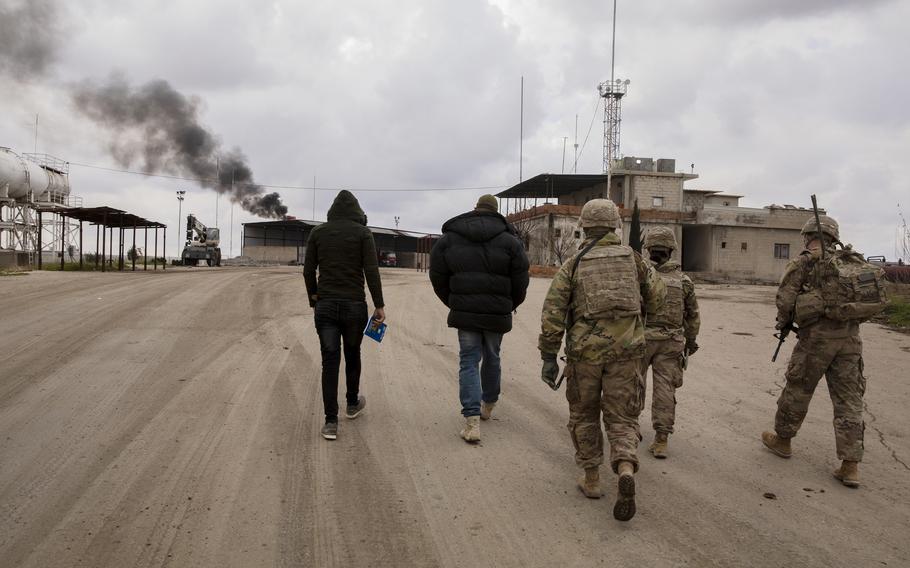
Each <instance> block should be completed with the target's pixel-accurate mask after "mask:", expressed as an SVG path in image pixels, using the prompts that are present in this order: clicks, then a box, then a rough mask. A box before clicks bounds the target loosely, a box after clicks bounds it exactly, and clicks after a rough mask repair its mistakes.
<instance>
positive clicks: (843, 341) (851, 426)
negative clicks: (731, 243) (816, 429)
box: [762, 215, 866, 487]
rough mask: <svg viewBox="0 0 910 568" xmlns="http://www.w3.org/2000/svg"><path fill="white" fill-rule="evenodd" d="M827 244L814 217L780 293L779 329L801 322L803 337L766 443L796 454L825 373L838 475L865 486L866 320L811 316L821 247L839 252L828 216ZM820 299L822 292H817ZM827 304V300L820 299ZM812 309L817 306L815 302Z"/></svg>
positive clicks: (781, 453) (827, 252)
mask: <svg viewBox="0 0 910 568" xmlns="http://www.w3.org/2000/svg"><path fill="white" fill-rule="evenodd" d="M819 221H820V225H821V233H822V234H823V239H824V244H823V245H822V243H820V242H819V239H818V232H819V230H818V228H817V225H816V222H815V220H814V219H812V220H810V221H808V222H807V223H806V224H805V225H804V226H803V229H802V234H803V237H804V238H805V241H806V250H804V251H803V252H802V253H800V255H799V256H798V257H797V258H795V259H794V260H792V261H790V263H789V264H788V265H787V268H786V270H785V272H784V275H783V277H782V278H781V281H780V287H779V288H778V291H777V325H776V326H775V327H776V328H777V329H786V328H788V326H790V325H792V324H793V323H794V322H796V323H797V324H798V325H799V326H800V328H799V331H798V336H799V340H798V341H797V344H796V347H795V348H794V349H793V354H792V355H791V357H790V363H789V365H788V366H787V373H786V379H787V384H786V386H785V387H784V389H783V391H782V392H781V394H780V398H779V399H778V401H777V413H776V415H775V417H774V430H775V431H774V432H773V433H772V432H764V433H762V441H763V442H764V444H765V446H766V447H767V448H768V449H769V450H770V451H771V452H773V453H774V454H776V455H778V456H780V457H783V458H789V457H790V456H791V455H792V450H791V447H790V439H791V438H793V437H794V436H795V435H796V433H797V432H798V431H799V427H800V425H801V424H802V422H803V419H804V418H805V417H806V413H807V412H808V410H809V401H810V400H812V393H813V392H814V391H815V387H816V386H817V385H818V382H819V380H820V379H821V377H822V375H824V376H825V379H826V380H827V383H828V391H829V393H830V394H831V402H832V404H833V406H834V434H835V440H836V445H837V457H838V459H840V460H843V461H842V463H841V466H840V467H839V468H838V469H837V470H835V471H834V476H835V477H836V478H837V479H838V480H840V481H841V482H842V483H843V484H844V485H846V486H848V487H857V486H859V468H858V464H859V462H860V461H861V460H862V458H863V430H864V429H865V424H864V423H863V394H864V393H865V391H866V379H865V377H863V342H862V340H861V339H860V336H859V324H860V322H861V320H847V321H843V320H835V319H830V318H829V317H826V315H827V314H828V312H825V311H824V310H821V315H816V317H814V318H812V320H814V321H809V322H808V323H806V322H805V321H801V319H805V318H804V317H803V315H802V314H801V313H800V312H803V313H806V311H807V310H809V308H806V307H805V306H810V304H811V299H812V297H813V296H812V294H813V291H814V290H818V289H819V288H820V286H821V285H822V284H823V282H821V281H820V279H821V278H824V277H825V276H824V275H823V274H821V273H820V272H819V270H818V266H819V259H820V247H821V246H824V247H825V255H826V256H829V258H830V255H833V254H834V253H835V247H834V243H839V242H840V241H839V234H838V233H839V231H838V225H837V222H836V221H835V220H834V219H832V218H830V217H827V216H825V215H822V216H821V217H820V219H819ZM816 297H817V296H816ZM819 302H821V300H819ZM810 308H811V306H810Z"/></svg>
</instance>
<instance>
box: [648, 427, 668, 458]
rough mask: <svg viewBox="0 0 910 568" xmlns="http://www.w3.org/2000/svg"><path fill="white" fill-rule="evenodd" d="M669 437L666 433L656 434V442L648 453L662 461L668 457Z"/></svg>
mask: <svg viewBox="0 0 910 568" xmlns="http://www.w3.org/2000/svg"><path fill="white" fill-rule="evenodd" d="M667 437H668V434H666V433H665V432H658V433H656V434H654V441H653V442H652V443H651V445H650V446H648V451H649V452H651V455H652V456H654V457H655V458H657V459H661V460H662V459H665V458H666V457H667Z"/></svg>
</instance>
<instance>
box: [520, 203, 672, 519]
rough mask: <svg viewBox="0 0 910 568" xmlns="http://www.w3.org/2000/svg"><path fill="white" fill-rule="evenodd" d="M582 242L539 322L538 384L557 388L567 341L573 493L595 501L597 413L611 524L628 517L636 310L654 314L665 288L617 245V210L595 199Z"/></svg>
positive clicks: (636, 402) (639, 333)
mask: <svg viewBox="0 0 910 568" xmlns="http://www.w3.org/2000/svg"><path fill="white" fill-rule="evenodd" d="M580 224H581V227H582V228H583V229H584V231H585V241H584V243H583V244H582V246H581V247H580V252H579V253H577V254H576V255H575V256H573V257H572V258H571V259H569V261H568V262H566V263H565V264H564V265H563V266H562V268H560V270H559V272H557V273H556V276H555V277H554V278H553V283H552V284H551V285H550V291H549V292H548V293H547V297H546V300H544V305H543V314H542V316H541V333H540V339H539V345H538V347H539V349H540V353H541V358H542V359H543V370H542V373H541V377H542V379H543V380H544V382H546V383H547V384H548V385H550V387H551V388H553V389H554V390H555V389H557V388H559V383H557V376H558V375H559V365H558V363H557V362H556V356H557V353H558V352H559V348H560V346H561V345H562V339H563V334H565V336H566V356H567V366H566V369H565V378H566V398H567V399H568V401H569V424H568V428H569V433H570V434H571V436H572V442H573V443H574V445H575V462H576V463H577V464H578V465H579V466H580V467H581V468H583V469H584V472H585V473H584V476H582V477H581V479H580V480H579V482H578V483H579V488H580V489H581V490H582V492H583V493H584V494H585V496H586V497H589V498H592V499H599V498H600V497H601V495H603V492H602V491H601V487H600V473H599V467H600V465H601V464H602V463H603V461H604V458H603V432H602V431H601V426H600V417H601V412H602V413H603V421H604V425H605V426H606V431H607V439H608V440H609V443H610V464H611V466H612V468H613V471H614V473H617V474H619V482H618V496H617V500H616V503H615V505H614V507H613V516H614V517H615V518H616V519H618V520H621V521H627V520H629V519H631V518H632V517H633V516H634V515H635V478H634V473H635V472H636V471H637V470H638V458H637V457H636V452H637V450H638V442H639V440H640V439H641V434H640V433H639V429H638V415H639V413H640V412H641V407H642V404H643V403H644V395H645V387H644V383H643V381H642V377H641V358H642V355H643V354H644V351H645V328H644V315H643V310H645V309H647V310H648V311H650V312H653V311H656V310H657V309H659V308H660V306H661V305H662V303H663V300H664V296H665V294H666V290H665V287H664V285H663V283H662V282H661V280H660V278H658V277H657V276H656V274H655V272H654V270H653V268H652V267H651V266H650V265H649V264H648V263H647V262H645V261H644V260H642V258H641V256H639V255H638V253H636V252H635V251H633V250H632V249H631V248H629V247H627V246H623V245H622V244H621V240H620V237H619V235H617V234H616V232H615V230H616V229H617V228H619V227H620V225H621V222H620V217H619V210H618V209H617V208H616V205H614V204H613V202H612V201H610V200H608V199H594V200H592V201H589V202H588V203H587V204H585V206H584V208H583V209H582V212H581V219H580Z"/></svg>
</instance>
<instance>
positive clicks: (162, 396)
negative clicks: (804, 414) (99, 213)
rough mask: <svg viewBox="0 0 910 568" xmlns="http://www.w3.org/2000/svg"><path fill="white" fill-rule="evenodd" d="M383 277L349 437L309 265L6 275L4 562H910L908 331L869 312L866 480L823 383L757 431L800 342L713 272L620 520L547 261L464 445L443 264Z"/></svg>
mask: <svg viewBox="0 0 910 568" xmlns="http://www.w3.org/2000/svg"><path fill="white" fill-rule="evenodd" d="M383 278H384V285H385V295H386V302H387V306H388V307H387V313H388V318H389V326H390V327H389V331H388V334H387V336H386V340H385V342H384V343H383V344H382V345H381V346H380V345H377V344H375V343H372V342H369V341H366V342H365V343H364V348H363V352H364V376H363V392H364V394H365V395H366V396H367V399H368V406H367V410H366V412H365V414H364V415H363V416H362V417H360V418H358V419H357V420H356V421H347V420H345V419H343V418H342V420H341V424H340V429H339V430H340V431H339V438H338V440H337V441H335V442H327V441H325V440H323V439H322V438H321V437H320V436H319V427H320V426H321V422H322V408H321V395H320V388H319V348H318V342H317V339H316V334H315V331H314V329H313V321H312V312H311V310H310V308H309V307H308V306H307V304H306V302H305V301H304V291H303V279H302V277H301V276H300V272H299V269H294V268H289V267H287V268H268V269H256V268H243V269H241V268H222V269H209V268H198V269H176V270H168V271H167V272H166V273H161V272H158V273H147V274H142V273H135V274H132V273H126V274H78V273H66V274H61V273H49V272H46V273H35V274H29V275H27V276H21V277H4V278H0V566H4V567H6V566H10V567H12V566H16V567H18V566H23V567H25V566H28V567H40V568H46V567H55V566H61V567H62V566H67V567H69V566H91V567H102V566H103V567H108V566H109V567H126V566H174V567H184V566H218V567H220V566H243V567H253V566H256V567H259V566H319V567H322V566H545V567H553V566H560V567H565V566H578V567H583V566H584V567H587V566H601V565H603V566H642V567H644V566H648V567H655V566H788V567H794V566H850V567H857V566H863V567H867V566H908V565H910V536H908V535H910V529H908V527H910V438H908V435H910V414H908V408H910V336H908V335H902V334H899V333H895V332H892V331H888V330H886V329H884V328H881V327H879V326H876V325H872V324H867V325H865V326H864V329H863V338H864V341H865V369H866V375H867V376H868V391H867V396H866V401H867V406H868V408H867V413H866V458H865V461H864V462H863V464H862V468H861V474H862V477H863V482H864V486H863V487H862V488H860V489H858V490H851V489H847V488H845V487H843V486H841V485H840V484H839V483H838V482H837V481H836V480H834V479H833V478H832V476H831V473H830V472H831V470H832V469H833V468H834V467H835V465H836V457H835V454H834V436H833V433H832V426H831V402H830V399H829V398H828V396H827V392H826V388H825V387H824V385H820V388H819V391H818V392H817V394H816V397H815V400H814V401H813V405H812V408H811V411H810V415H809V417H808V418H807V420H806V423H805V425H804V427H803V430H802V432H801V433H800V436H799V437H798V438H796V439H795V440H794V449H795V456H794V457H793V459H790V460H782V459H780V458H777V457H776V456H774V455H772V454H770V453H768V452H767V451H765V450H763V449H762V447H761V443H760V441H759V434H760V432H761V430H762V429H766V428H768V427H769V426H770V425H771V424H772V418H773V412H774V409H775V400H776V396H777V394H778V392H779V391H780V387H781V385H782V384H783V382H782V381H783V372H784V369H785V365H786V360H787V358H788V356H789V352H790V350H791V349H792V346H793V344H794V343H793V341H792V340H791V341H790V342H789V343H788V344H787V346H785V348H784V352H783V356H782V357H781V360H779V361H778V363H776V364H771V362H770V356H771V353H772V352H773V349H774V341H773V339H772V338H771V332H772V329H771V325H772V322H773V305H772V304H773V302H772V300H773V289H771V288H762V287H721V286H702V287H700V288H699V292H700V299H701V306H702V321H703V323H702V335H701V336H700V337H699V343H700V344H701V346H702V349H701V350H700V351H699V352H698V353H697V354H696V355H694V356H693V357H692V359H691V361H690V367H689V371H688V373H687V375H686V378H685V385H684V387H683V388H682V389H681V390H680V391H679V392H678V395H677V398H678V402H679V417H678V421H677V433H676V434H675V435H674V436H672V437H671V444H670V458H669V459H667V460H664V461H658V460H654V459H653V458H651V457H650V456H649V455H647V452H646V451H644V447H643V448H642V450H641V451H640V456H641V460H642V467H641V471H640V474H639V476H638V492H639V498H638V514H637V516H636V517H635V518H634V519H633V520H632V521H631V522H629V523H619V522H616V521H614V520H613V518H612V515H611V509H612V499H613V493H614V487H613V485H614V478H613V475H612V473H609V472H608V471H607V470H606V468H605V469H604V473H605V475H604V477H605V481H606V482H607V487H608V488H609V490H610V491H609V493H608V495H607V497H606V498H605V499H601V500H599V501H592V500H588V499H585V498H584V497H583V496H582V495H581V494H580V493H579V492H578V491H577V489H576V488H575V479H576V476H577V474H578V470H577V469H576V467H575V465H574V461H573V450H572V446H571V442H570V440H569V436H568V433H567V431H566V428H565V423H566V420H567V414H568V411H567V405H566V401H565V398H564V391H561V392H559V393H554V392H553V391H551V390H550V389H549V388H547V387H546V386H545V385H544V384H543V383H541V381H540V379H539V372H540V364H539V357H538V353H537V350H536V338H537V333H538V330H539V323H538V322H539V312H540V306H541V303H542V301H543V297H544V294H545V292H546V289H547V286H548V284H549V281H548V280H545V279H533V280H532V283H531V289H530V292H529V297H528V301H527V303H526V304H525V305H524V306H522V307H521V308H520V309H519V312H518V315H517V317H516V319H515V328H514V330H513V332H512V333H510V334H508V335H507V337H506V340H505V342H504V377H503V396H502V399H501V404H500V405H499V406H497V408H496V413H495V417H494V420H492V421H491V422H489V423H483V425H482V429H481V433H482V436H483V441H482V443H481V444H480V445H477V446H469V445H467V444H465V443H464V442H463V441H462V440H461V439H460V438H459V437H458V429H459V426H460V421H461V418H460V415H459V404H458V398H457V390H458V389H457V386H458V379H457V363H456V356H457V342H456V337H455V332H454V331H453V330H450V329H448V328H447V327H446V325H445V310H444V308H443V306H442V305H440V304H439V302H438V301H437V300H436V298H435V296H434V295H433V293H432V290H431V288H430V286H429V283H428V282H427V279H426V275H425V274H420V273H417V272H414V271H404V270H388V271H385V272H383ZM342 383H343V381H342ZM649 404H650V397H649ZM642 424H643V428H642V433H643V435H644V443H643V446H646V445H647V443H649V442H650V440H651V438H652V436H653V432H652V431H651V427H650V413H649V412H648V411H645V412H644V413H643V415H642ZM766 493H769V494H773V495H774V496H775V497H776V498H774V499H770V498H767V497H765V496H764V494H766Z"/></svg>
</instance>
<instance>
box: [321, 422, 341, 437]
mask: <svg viewBox="0 0 910 568" xmlns="http://www.w3.org/2000/svg"><path fill="white" fill-rule="evenodd" d="M319 433H320V434H322V437H323V438H325V439H326V440H334V439H336V438H337V437H338V423H337V422H326V423H325V426H323V427H322V430H321V431H320V432H319Z"/></svg>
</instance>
